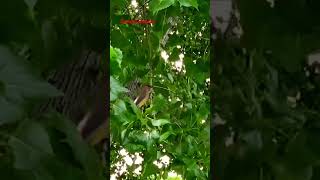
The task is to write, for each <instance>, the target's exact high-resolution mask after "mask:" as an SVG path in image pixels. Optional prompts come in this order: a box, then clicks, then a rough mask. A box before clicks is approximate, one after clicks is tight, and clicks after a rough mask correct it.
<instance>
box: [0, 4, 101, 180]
mask: <svg viewBox="0 0 320 180" xmlns="http://www.w3.org/2000/svg"><path fill="white" fill-rule="evenodd" d="M106 6H107V4H106V3H105V2H104V1H84V0H80V1H72V0H67V1H47V0H39V1H37V0H33V1H27V0H26V1H18V0H12V1H10V2H3V3H2V5H1V7H0V26H1V30H0V34H1V36H0V89H1V90H0V109H1V110H0V174H1V178H2V179H12V180H15V179H38V180H39V179H43V180H54V179H59V180H61V179H68V180H71V179H78V180H79V179H92V180H93V179H97V180H99V179H104V178H105V177H104V175H103V174H105V169H103V166H102V163H101V162H100V159H99V157H98V155H97V153H96V152H95V151H94V149H93V148H92V147H89V146H88V145H87V143H85V142H83V140H82V138H81V137H80V135H79V132H77V130H76V128H75V125H74V124H73V123H72V122H71V121H70V120H68V119H66V118H65V117H64V116H62V115H61V114H60V113H57V112H50V113H46V114H37V117H35V116H34V111H35V110H36V109H37V108H38V107H39V105H40V104H42V103H43V102H45V101H46V100H47V99H48V98H52V97H59V96H62V95H63V93H62V92H60V91H58V90H57V89H56V88H55V87H53V86H52V85H51V84H49V83H48V82H47V81H46V80H45V79H46V78H47V76H48V75H49V74H50V73H51V72H52V71H54V70H57V69H58V68H59V67H60V66H63V65H65V64H67V63H68V62H70V60H72V59H74V57H75V56H78V55H79V54H81V52H82V50H83V49H91V50H95V51H98V52H101V51H104V50H105V49H106V48H107V46H106V44H107V43H106V39H107V38H106V39H103V38H101V37H106V32H107V26H106V24H107V23H106V19H107V15H106V14H107V12H106V8H105V7H106Z"/></svg>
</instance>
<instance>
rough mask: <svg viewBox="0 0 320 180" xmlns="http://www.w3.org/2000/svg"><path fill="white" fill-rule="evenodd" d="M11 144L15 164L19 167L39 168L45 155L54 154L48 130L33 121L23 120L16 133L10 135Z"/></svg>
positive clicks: (25, 168) (27, 168)
mask: <svg viewBox="0 0 320 180" xmlns="http://www.w3.org/2000/svg"><path fill="white" fill-rule="evenodd" d="M9 145H10V147H11V148H12V149H13V153H14V156H15V161H14V166H15V168H18V169H24V170H31V169H33V168H37V167H38V166H40V164H41V161H42V160H43V158H44V157H45V156H48V155H53V150H52V147H51V144H50V140H49V136H48V134H47V132H46V130H45V129H44V128H43V127H42V126H41V125H40V124H38V123H36V122H33V121H25V122H23V123H22V124H21V125H20V126H19V127H18V131H17V132H16V135H15V136H12V137H10V139H9Z"/></svg>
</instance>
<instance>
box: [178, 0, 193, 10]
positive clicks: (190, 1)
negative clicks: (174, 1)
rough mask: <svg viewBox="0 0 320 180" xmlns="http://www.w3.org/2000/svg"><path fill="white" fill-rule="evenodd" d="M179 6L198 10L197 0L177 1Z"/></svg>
mask: <svg viewBox="0 0 320 180" xmlns="http://www.w3.org/2000/svg"><path fill="white" fill-rule="evenodd" d="M178 1H179V3H180V5H181V6H186V7H190V6H191V7H194V8H196V9H198V2H197V0H178Z"/></svg>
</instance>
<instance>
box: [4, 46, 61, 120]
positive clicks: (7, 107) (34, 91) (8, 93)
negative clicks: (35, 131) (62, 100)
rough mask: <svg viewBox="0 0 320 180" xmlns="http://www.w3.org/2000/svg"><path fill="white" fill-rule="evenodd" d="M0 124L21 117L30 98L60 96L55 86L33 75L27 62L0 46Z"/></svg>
mask: <svg viewBox="0 0 320 180" xmlns="http://www.w3.org/2000/svg"><path fill="white" fill-rule="evenodd" d="M0 83H1V86H2V93H1V94H0V108H1V109H2V110H1V111H0V125H2V124H5V123H10V122H14V121H16V120H18V119H19V118H21V116H22V114H23V113H24V112H23V109H22V108H23V107H24V104H25V103H27V102H28V100H30V99H38V98H50V97H57V96H61V95H62V93H61V92H59V91H58V90H57V89H56V88H55V87H53V86H52V85H50V84H49V83H47V82H46V81H44V80H41V79H40V78H38V77H37V76H35V75H34V74H33V73H32V71H31V68H30V67H29V65H28V64H26V63H25V62H23V60H21V59H19V58H18V57H17V56H15V55H14V54H12V52H10V51H9V50H8V49H7V48H5V47H3V46H0Z"/></svg>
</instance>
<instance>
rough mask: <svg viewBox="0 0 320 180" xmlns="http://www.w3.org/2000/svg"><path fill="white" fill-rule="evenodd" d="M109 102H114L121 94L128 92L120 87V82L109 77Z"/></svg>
mask: <svg viewBox="0 0 320 180" xmlns="http://www.w3.org/2000/svg"><path fill="white" fill-rule="evenodd" d="M110 88H111V90H110V101H114V100H116V99H117V98H118V96H119V95H120V94H121V93H124V92H127V91H128V90H127V89H126V88H124V87H123V86H121V84H120V82H119V81H118V80H116V79H115V78H113V77H112V76H110Z"/></svg>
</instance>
